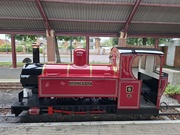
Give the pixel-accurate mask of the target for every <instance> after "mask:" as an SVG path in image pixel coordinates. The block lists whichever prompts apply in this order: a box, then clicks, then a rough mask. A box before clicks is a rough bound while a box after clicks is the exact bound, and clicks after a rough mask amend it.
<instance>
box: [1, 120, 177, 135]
mask: <svg viewBox="0 0 180 135" xmlns="http://www.w3.org/2000/svg"><path fill="white" fill-rule="evenodd" d="M179 134H180V121H166V122H165V121H120V122H74V123H72V122H71V123H68V122H67V123H25V124H24V123H20V124H18V123H16V124H0V135H179Z"/></svg>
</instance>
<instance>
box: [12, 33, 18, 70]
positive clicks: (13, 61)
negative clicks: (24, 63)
mask: <svg viewBox="0 0 180 135" xmlns="http://www.w3.org/2000/svg"><path fill="white" fill-rule="evenodd" d="M11 48H12V64H13V68H17V61H16V46H15V35H12V34H11Z"/></svg>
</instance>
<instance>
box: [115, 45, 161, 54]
mask: <svg viewBox="0 0 180 135" xmlns="http://www.w3.org/2000/svg"><path fill="white" fill-rule="evenodd" d="M115 48H116V49H117V50H118V52H119V53H120V54H155V55H163V54H164V53H163V52H162V51H160V50H158V49H155V48H129V47H115Z"/></svg>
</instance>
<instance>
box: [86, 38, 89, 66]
mask: <svg viewBox="0 0 180 135" xmlns="http://www.w3.org/2000/svg"><path fill="white" fill-rule="evenodd" d="M86 64H89V36H86Z"/></svg>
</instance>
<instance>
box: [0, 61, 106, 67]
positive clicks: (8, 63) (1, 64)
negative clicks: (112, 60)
mask: <svg viewBox="0 0 180 135" xmlns="http://www.w3.org/2000/svg"><path fill="white" fill-rule="evenodd" d="M61 64H71V62H65V63H61ZM90 64H108V63H103V62H90ZM23 65H25V64H24V63H22V62H17V67H22V66H23ZM0 67H12V62H0Z"/></svg>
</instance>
